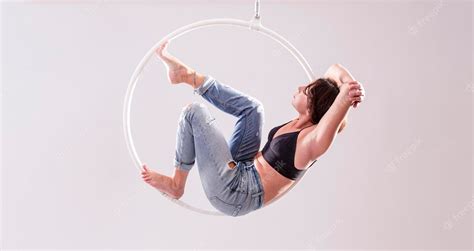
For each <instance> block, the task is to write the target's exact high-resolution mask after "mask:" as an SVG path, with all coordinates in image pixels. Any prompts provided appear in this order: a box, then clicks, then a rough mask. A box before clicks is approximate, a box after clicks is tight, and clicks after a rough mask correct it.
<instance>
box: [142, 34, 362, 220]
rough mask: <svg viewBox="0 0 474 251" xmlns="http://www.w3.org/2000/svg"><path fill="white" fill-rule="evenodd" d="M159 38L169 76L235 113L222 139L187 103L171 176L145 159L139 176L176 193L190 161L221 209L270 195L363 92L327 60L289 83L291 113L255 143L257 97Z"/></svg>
mask: <svg viewBox="0 0 474 251" xmlns="http://www.w3.org/2000/svg"><path fill="white" fill-rule="evenodd" d="M167 44H168V42H165V43H163V44H162V45H161V46H160V47H159V48H158V49H157V50H156V53H157V55H158V56H159V57H160V58H161V59H162V60H163V62H164V63H165V65H166V66H167V68H168V79H169V81H170V82H171V83H172V84H178V83H186V84H189V85H190V86H191V87H192V88H193V89H194V93H195V94H196V93H197V94H199V95H200V96H202V97H203V98H204V99H206V100H207V101H208V102H209V103H211V104H213V105H215V106H216V107H217V108H218V109H220V110H222V111H224V112H226V113H229V114H232V115H233V116H235V117H237V118H238V119H237V122H236V124H235V128H234V131H233V133H232V136H231V139H230V141H229V142H226V140H225V138H224V136H223V135H222V133H221V132H220V131H219V129H218V128H217V127H216V126H215V124H214V123H213V122H214V121H215V118H213V117H212V115H211V114H210V113H209V110H208V108H207V106H205V105H204V104H202V103H192V104H190V105H187V106H186V107H184V108H183V111H182V113H181V116H180V119H179V124H178V130H177V136H176V151H175V160H174V166H175V169H174V174H173V176H172V177H169V176H165V175H162V174H159V173H158V172H156V171H153V170H151V169H149V168H148V167H147V166H146V164H145V165H144V166H143V168H144V170H143V172H142V178H143V179H144V180H145V181H146V182H147V183H148V184H150V185H151V186H153V187H155V188H157V189H159V190H160V191H162V192H165V193H166V194H168V195H169V196H171V197H173V198H176V199H179V198H181V196H182V195H183V193H184V188H185V184H186V179H187V176H188V173H189V171H190V170H191V168H192V167H193V166H194V164H195V162H197V163H198V169H199V175H200V178H201V182H202V186H203V188H204V191H205V194H206V196H207V197H208V199H209V200H210V202H211V204H212V205H213V206H214V207H215V208H216V209H218V210H219V211H221V212H222V213H224V214H227V215H231V216H241V215H245V214H247V213H249V212H251V211H254V210H257V209H259V208H262V207H263V206H266V205H268V204H269V203H270V202H272V201H275V200H276V199H277V198H278V197H279V195H281V194H282V193H284V192H285V190H287V189H288V188H289V187H290V186H291V185H292V184H293V183H294V182H295V180H296V179H297V178H298V177H299V176H300V175H302V174H303V173H304V172H305V171H306V170H307V169H308V168H309V166H311V165H313V164H314V162H316V160H317V159H318V158H320V157H321V156H322V155H323V154H324V153H325V152H326V151H327V150H328V149H329V147H330V145H331V144H332V142H333V140H334V138H335V136H336V134H337V133H339V132H341V130H342V129H343V128H344V126H345V117H346V114H347V112H348V110H349V108H350V107H351V106H353V107H354V108H355V107H357V105H358V104H359V103H360V102H362V101H363V98H364V96H365V93H364V92H365V91H364V89H363V87H362V85H361V84H360V83H358V82H357V81H355V80H354V78H353V77H352V76H351V74H350V73H349V72H348V71H347V70H346V69H345V68H344V67H342V66H341V65H339V64H335V65H332V66H331V67H330V68H329V70H328V71H327V72H326V73H325V75H324V77H323V78H320V79H317V80H315V81H314V82H312V83H310V84H308V85H303V86H299V87H298V88H297V92H296V93H294V95H293V100H292V106H293V107H294V108H295V109H296V111H297V112H298V117H296V118H294V119H292V120H290V121H288V122H286V123H284V124H282V125H279V126H277V127H274V128H273V129H272V130H271V131H270V133H269V135H268V142H267V143H266V144H265V146H264V147H263V149H262V150H261V151H259V149H260V143H261V133H262V124H263V121H264V109H263V106H262V103H261V102H259V101H258V100H257V99H255V98H253V97H250V96H248V95H246V94H244V93H242V92H240V91H238V90H236V89H234V88H232V87H230V86H228V85H225V84H223V83H220V82H219V81H217V80H216V79H214V78H213V77H212V76H210V75H207V76H205V75H202V74H200V73H197V72H196V71H195V70H194V69H192V68H190V67H189V66H187V65H185V64H184V63H182V62H181V61H179V60H178V59H177V58H175V57H174V56H172V55H171V54H169V53H168V52H167V50H166V47H167ZM310 163H311V164H310ZM308 164H310V165H309V166H308Z"/></svg>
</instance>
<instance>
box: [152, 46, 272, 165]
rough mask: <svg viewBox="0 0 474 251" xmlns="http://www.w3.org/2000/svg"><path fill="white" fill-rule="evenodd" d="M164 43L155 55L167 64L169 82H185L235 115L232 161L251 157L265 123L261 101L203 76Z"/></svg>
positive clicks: (230, 143)
mask: <svg viewBox="0 0 474 251" xmlns="http://www.w3.org/2000/svg"><path fill="white" fill-rule="evenodd" d="M166 47H167V43H164V44H163V45H162V46H161V47H159V48H158V49H157V54H158V56H159V57H160V58H161V59H162V60H163V62H164V63H165V64H166V65H167V67H168V76H169V79H170V82H171V83H173V84H176V83H187V84H189V85H190V86H191V87H193V89H194V93H197V94H199V95H201V96H202V97H203V98H204V99H206V100H207V101H208V102H210V103H211V104H213V105H215V106H216V107H217V108H218V109H220V110H221V111H224V112H226V113H229V114H231V115H233V116H235V117H237V122H236V124H235V127H234V131H233V132H232V136H231V138H230V140H229V142H228V145H229V148H230V151H231V154H232V158H233V160H235V161H253V159H254V157H255V155H256V154H257V152H258V151H259V149H260V144H261V134H262V127H263V123H264V109H263V105H262V103H261V102H260V101H258V100H257V99H255V98H253V97H251V96H249V95H246V94H244V93H242V92H240V91H238V90H236V89H234V88H232V87H230V86H228V85H225V84H222V83H220V82H219V81H217V80H216V79H214V78H213V77H212V76H209V75H208V76H205V75H202V74H199V73H196V71H195V70H194V69H192V68H190V67H189V66H187V65H185V64H184V63H182V62H181V61H180V60H178V59H177V58H176V57H174V56H172V55H171V54H169V53H168V52H167V51H166Z"/></svg>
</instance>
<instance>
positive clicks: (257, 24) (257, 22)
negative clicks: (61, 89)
mask: <svg viewBox="0 0 474 251" xmlns="http://www.w3.org/2000/svg"><path fill="white" fill-rule="evenodd" d="M256 4H257V6H256V15H255V17H254V18H252V20H250V21H243V20H238V19H228V18H218V19H207V20H202V21H198V22H195V23H192V24H189V25H186V26H183V27H181V28H178V29H176V30H175V31H173V32H171V33H170V34H168V35H166V36H165V37H164V38H162V39H161V40H160V41H159V42H158V43H156V44H155V45H154V46H153V47H152V48H151V49H150V50H149V51H148V52H147V53H146V55H145V56H144V57H143V58H142V60H141V61H140V63H139V64H138V66H137V67H136V68H135V71H134V72H133V75H132V77H131V79H130V82H129V85H128V89H127V93H126V95H125V102H124V110H123V128H124V132H125V139H126V142H127V147H128V150H129V153H130V155H131V156H132V159H133V161H134V163H135V166H136V167H137V168H138V170H139V171H140V172H141V170H142V166H143V163H142V161H141V160H140V158H139V157H138V153H137V151H136V150H135V146H134V144H133V139H132V132H131V129H130V109H131V104H132V97H133V92H134V90H135V87H136V85H137V82H138V79H139V77H140V75H141V73H142V71H143V68H144V67H145V66H146V64H147V63H148V61H149V60H150V58H152V56H153V55H154V53H155V51H156V49H157V48H158V47H159V46H160V45H161V44H162V43H163V42H165V41H172V40H174V39H176V38H178V37H180V36H182V35H184V34H186V33H188V32H190V31H193V30H197V29H201V28H205V27H211V26H217V25H224V26H238V27H243V28H247V29H250V30H254V31H257V32H259V33H263V34H264V35H266V36H268V37H270V38H272V39H273V40H275V41H277V42H278V43H279V44H280V45H282V46H283V47H284V48H285V49H286V50H288V51H289V52H290V53H291V55H293V57H295V58H296V60H297V61H298V63H299V64H300V65H301V67H302V68H303V69H304V71H305V73H306V76H307V77H308V80H309V81H310V82H311V81H313V80H314V79H315V78H314V74H313V72H312V70H311V67H310V66H309V64H308V62H307V61H306V59H305V58H304V57H303V56H302V55H301V53H300V52H299V51H298V50H297V49H296V48H295V47H294V46H293V45H292V44H291V43H290V42H288V41H287V40H286V39H285V38H283V37H282V36H280V35H279V34H278V33H276V32H274V31H272V30H270V29H268V28H266V27H264V26H262V24H261V16H260V14H259V5H258V1H257V2H256ZM303 176H304V175H301V176H300V177H299V178H298V179H297V180H296V181H295V182H294V183H293V184H292V185H291V186H290V187H289V188H288V189H287V190H286V191H285V192H284V193H283V194H285V193H287V192H288V191H289V190H291V189H292V188H293V186H294V185H296V183H298V181H299V180H300V179H301V178H302V177H303ZM161 193H162V194H163V195H164V196H165V197H166V198H169V199H170V200H171V201H173V202H175V203H176V204H178V205H180V206H182V207H184V208H187V209H189V210H192V211H195V212H197V213H201V214H207V215H216V216H221V215H224V214H223V213H221V212H218V211H209V210H204V209H200V208H196V207H193V206H191V205H189V204H187V203H185V202H183V201H181V200H177V199H174V198H171V197H169V196H168V195H167V194H166V193H164V192H161ZM283 194H281V195H280V196H282V195H283ZM275 200H276V199H275ZM275 200H273V201H275Z"/></svg>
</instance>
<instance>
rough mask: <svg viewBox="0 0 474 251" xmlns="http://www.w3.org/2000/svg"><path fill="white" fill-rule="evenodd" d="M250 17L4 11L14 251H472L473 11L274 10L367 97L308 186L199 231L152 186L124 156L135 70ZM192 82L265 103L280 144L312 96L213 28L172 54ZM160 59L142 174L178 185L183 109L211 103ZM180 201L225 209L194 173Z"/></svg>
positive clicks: (256, 40) (299, 4) (279, 22)
mask: <svg viewBox="0 0 474 251" xmlns="http://www.w3.org/2000/svg"><path fill="white" fill-rule="evenodd" d="M253 4H254V3H253V1H219V2H218V1H179V2H172V1H163V2H159V1H156V2H153V1H145V2H128V3H127V2H110V1H90V2H75V3H60V2H47V1H35V2H33V3H31V2H23V3H22V2H9V3H3V4H2V10H1V21H2V26H1V31H2V32H1V34H2V37H1V42H2V47H1V51H2V57H1V58H2V61H1V66H2V67H1V69H2V88H1V101H2V102H1V105H2V117H1V126H2V135H1V136H2V137H1V147H2V151H1V153H2V156H1V157H2V162H1V177H2V179H1V189H2V193H1V202H2V207H1V209H2V212H1V248H5V249H7V248H8V249H9V248H50V249H56V248H57V249H60V248H84V249H88V248H97V249H101V248H127V249H128V248H130V249H131V248H247V249H250V248H268V249H275V248H287V249H289V248H295V249H314V248H327V249H333V248H334V249H335V248H347V249H368V248H377V249H405V248H411V249H422V248H424V249H435V248H439V249H454V248H459V249H470V247H472V234H473V233H472V223H473V207H474V197H473V193H472V191H473V187H472V180H473V173H472V155H473V150H472V140H473V134H472V128H473V125H472V115H473V109H472V108H473V107H472V98H473V95H474V78H473V76H472V69H473V65H472V58H473V52H472V51H473V50H472V44H473V35H472V34H473V32H472V26H473V21H472V15H473V4H472V2H468V1H464V2H460V1H458V2H456V1H432V2H429V1H427V2H408V1H403V2H402V1H400V2H399V1H395V2H382V1H358V2H349V1H338V2H329V1H262V10H261V15H262V23H263V25H265V26H266V27H268V28H270V29H273V30H275V31H276V32H278V33H280V34H281V35H283V36H284V37H285V38H287V39H288V40H289V41H290V42H292V43H293V44H294V45H295V46H296V47H297V48H298V49H299V50H300V51H301V53H302V54H303V55H304V56H305V57H306V59H307V60H308V62H309V63H310V65H311V67H312V69H313V71H314V73H315V74H316V75H317V76H321V75H322V74H323V73H324V72H325V71H326V69H327V68H328V67H329V66H330V65H331V64H333V63H341V64H342V65H344V66H345V67H347V68H348V69H349V70H350V71H351V73H352V74H353V75H354V76H355V78H356V79H357V80H359V81H360V82H362V83H363V85H364V87H365V90H366V94H367V98H366V100H365V101H364V103H363V104H362V105H361V106H360V107H358V108H357V109H350V114H349V121H348V126H347V128H346V129H345V130H344V131H343V133H341V134H340V135H338V136H337V138H336V141H335V143H334V145H333V146H332V147H331V149H330V150H329V151H328V152H327V153H326V154H325V155H324V156H323V157H322V158H321V159H320V160H319V161H318V162H317V163H316V164H315V165H314V166H313V167H312V168H311V170H310V171H309V172H307V173H306V176H305V177H304V178H303V179H302V180H301V182H300V183H299V184H298V185H297V186H295V187H294V188H293V189H292V190H291V191H290V192H289V193H287V194H286V195H285V196H284V197H282V198H281V199H280V200H279V201H277V202H275V203H273V204H271V205H270V206H268V207H265V208H263V209H260V210H258V211H255V212H252V213H250V214H248V215H246V216H244V217H237V218H232V217H215V216H206V215H199V214H196V213H194V212H192V211H188V210H186V209H184V208H182V207H179V206H178V205H176V204H174V203H172V202H170V201H169V200H168V199H167V198H165V197H163V196H162V195H161V194H160V193H159V192H158V191H156V190H155V189H154V188H152V187H149V186H148V185H147V184H146V183H144V182H143V181H142V180H141V178H140V175H139V171H138V170H137V168H136V167H135V166H134V165H133V162H132V159H131V156H130V155H129V153H128V150H127V148H126V144H125V138H124V133H123V127H122V109H123V101H124V97H125V91H126V88H127V85H128V81H129V79H130V77H131V75H132V73H133V70H134V69H135V67H136V66H137V64H138V63H139V61H140V60H141V58H142V57H143V55H144V54H145V53H146V52H147V51H148V50H149V49H150V48H151V47H152V46H153V45H154V44H155V43H156V42H158V41H159V40H160V39H161V38H162V37H164V36H165V35H166V34H168V33H170V32H172V31H173V30H175V29H177V28H179V27H181V26H184V25H186V24H189V23H192V22H195V21H198V20H203V19H208V18H238V19H243V20H250V19H251V18H252V16H253V11H254V10H253V8H254V6H253ZM169 50H170V52H171V53H173V54H174V55H176V56H177V57H179V58H180V59H181V60H183V61H184V62H185V63H186V64H188V65H189V66H191V67H193V68H195V69H196V70H198V71H200V72H202V73H204V74H210V75H212V76H213V77H215V78H216V79H218V80H219V81H221V82H224V83H226V84H229V85H231V86H233V87H235V88H237V89H239V90H242V91H244V92H246V93H248V94H250V95H252V96H254V97H256V98H258V99H259V100H260V101H262V102H263V103H264V106H265V114H266V117H265V125H264V135H263V137H264V140H263V142H262V147H263V144H264V143H265V142H266V137H267V134H268V131H269V130H270V129H271V128H272V127H274V126H276V125H279V124H282V123H283V122H286V121H288V120H290V119H292V118H294V117H295V116H296V115H297V114H296V111H295V110H294V109H293V108H292V106H291V97H292V94H293V93H294V92H295V91H296V88H297V86H298V85H302V84H305V83H307V81H308V80H307V79H306V76H305V74H304V72H303V70H302V69H301V68H300V66H299V65H298V63H297V62H296V61H295V60H294V59H293V58H292V57H291V55H290V54H288V53H287V52H286V51H285V50H284V49H283V48H282V47H280V45H278V44H277V43H276V42H274V41H272V40H270V39H269V38H267V37H265V36H263V35H261V34H258V33H255V32H252V31H250V30H246V29H242V28H236V27H214V28H207V29H203V30H199V31H195V32H192V33H188V34H186V35H184V36H182V37H180V38H179V39H177V40H175V41H172V43H171V44H170V47H169ZM165 74H166V72H165V67H164V65H163V64H162V63H161V62H160V61H159V60H158V59H156V60H152V61H151V62H150V64H149V65H148V67H147V68H146V69H145V71H144V73H143V78H142V79H141V80H140V82H139V85H138V87H137V89H136V92H135V95H134V100H133V104H132V120H131V123H132V130H133V137H134V140H135V145H136V148H137V151H138V153H139V155H140V158H141V159H142V161H144V162H146V163H148V164H149V165H150V167H151V168H152V169H155V170H159V171H161V172H162V173H165V174H167V175H170V174H171V173H172V170H173V168H174V167H173V166H172V160H173V154H174V147H175V135H176V126H177V122H178V118H179V113H180V112H181V109H182V108H183V107H184V106H185V105H186V104H187V103H190V102H193V101H201V102H203V103H205V104H206V105H208V107H210V109H211V112H212V113H213V115H214V116H215V117H216V118H217V123H218V125H219V127H220V128H221V129H222V132H223V133H224V134H225V135H226V136H227V137H230V133H231V130H232V127H233V124H234V123H235V121H236V119H235V118H234V117H231V116H230V115H227V114H223V113H222V112H220V111H219V110H217V109H216V108H214V107H212V105H211V104H209V103H207V102H206V101H205V100H204V99H202V98H200V97H199V96H197V95H193V93H192V89H191V88H190V87H189V86H187V85H186V86H185V85H180V86H171V85H170V84H168V83H167V78H166V75H165ZM182 200H183V201H185V202H187V203H190V204H192V205H194V206H197V207H200V208H203V209H208V210H214V209H213V208H212V206H211V205H210V203H209V202H208V201H207V200H206V198H205V196H204V193H203V191H202V187H201V185H200V181H199V176H198V173H197V168H196V167H194V169H193V171H192V172H191V173H190V176H189V178H188V184H187V187H186V194H185V195H184V196H183V198H182Z"/></svg>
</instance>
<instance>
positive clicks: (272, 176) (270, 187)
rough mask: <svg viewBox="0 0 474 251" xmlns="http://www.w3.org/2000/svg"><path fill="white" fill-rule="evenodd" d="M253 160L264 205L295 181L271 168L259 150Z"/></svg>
mask: <svg viewBox="0 0 474 251" xmlns="http://www.w3.org/2000/svg"><path fill="white" fill-rule="evenodd" d="M253 162H254V165H255V167H256V169H257V172H258V173H259V175H260V179H261V181H262V186H263V194H264V196H263V205H264V206H265V205H267V204H268V202H270V201H271V200H273V199H274V198H276V197H277V196H279V195H280V194H281V193H284V192H285V191H286V190H287V189H288V188H289V187H290V186H291V185H292V184H293V183H294V182H295V181H293V180H290V179H288V178H286V177H285V176H283V175H281V174H280V173H278V172H277V171H276V170H275V169H273V167H272V166H271V165H270V164H268V162H267V161H266V160H265V159H264V158H263V155H262V152H261V151H259V152H258V153H257V155H256V156H255V158H254V160H253Z"/></svg>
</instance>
